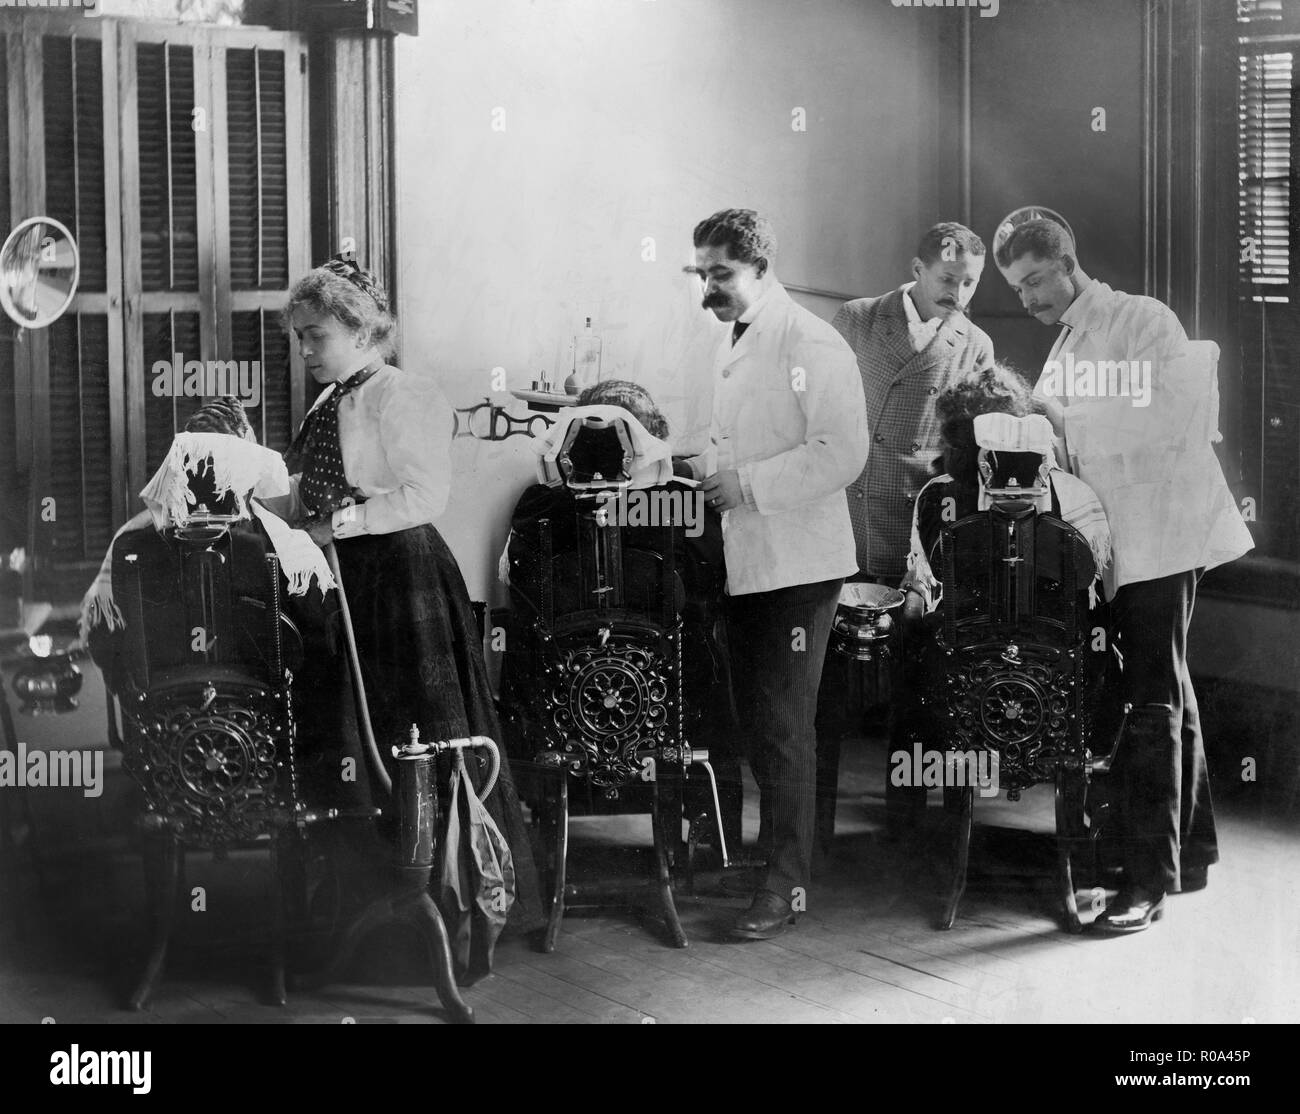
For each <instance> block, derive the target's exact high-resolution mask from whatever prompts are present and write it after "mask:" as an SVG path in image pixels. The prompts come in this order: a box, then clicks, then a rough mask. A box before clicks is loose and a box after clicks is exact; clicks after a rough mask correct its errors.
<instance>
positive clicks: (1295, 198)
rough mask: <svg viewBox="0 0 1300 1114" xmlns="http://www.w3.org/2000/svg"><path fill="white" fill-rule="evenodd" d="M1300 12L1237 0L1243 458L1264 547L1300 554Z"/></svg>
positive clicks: (1277, 553) (1271, 552)
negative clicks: (1299, 20) (1299, 358)
mask: <svg viewBox="0 0 1300 1114" xmlns="http://www.w3.org/2000/svg"><path fill="white" fill-rule="evenodd" d="M1298 15H1300V12H1297V10H1296V5H1294V4H1290V3H1288V4H1285V5H1284V4H1279V3H1266V2H1265V0H1259V2H1258V3H1254V4H1246V3H1244V2H1243V3H1239V4H1238V16H1239V20H1240V24H1239V26H1240V28H1241V32H1242V34H1241V36H1240V39H1239V50H1238V56H1237V63H1238V78H1237V92H1238V102H1237V113H1238V139H1237V144H1238V150H1237V155H1238V158H1237V170H1238V183H1237V188H1238V235H1239V237H1240V241H1239V243H1240V248H1241V250H1240V251H1239V253H1238V285H1237V293H1238V308H1239V338H1240V351H1241V375H1242V414H1243V425H1242V431H1241V438H1242V450H1243V452H1242V463H1243V471H1244V475H1245V476H1246V478H1247V480H1248V491H1249V492H1250V494H1251V496H1252V497H1253V498H1254V499H1255V501H1256V515H1257V517H1256V521H1255V522H1254V523H1253V524H1252V533H1253V534H1254V537H1255V541H1256V547H1257V550H1258V552H1259V553H1261V554H1264V555H1267V556H1270V557H1279V558H1286V559H1295V558H1297V557H1300V365H1298V364H1297V362H1296V357H1295V353H1296V352H1297V351H1300V271H1298V268H1297V265H1296V251H1297V247H1300V178H1298V173H1297V172H1298V171H1300V142H1298V135H1297V133H1298V132H1300V127H1298V125H1300V88H1298V87H1297V80H1298V79H1300V67H1298V66H1297V57H1298V56H1300V33H1296V32H1300V28H1298V27H1297V26H1296V24H1297V16H1298ZM1279 31H1282V33H1281V34H1279V33H1278V32H1279Z"/></svg>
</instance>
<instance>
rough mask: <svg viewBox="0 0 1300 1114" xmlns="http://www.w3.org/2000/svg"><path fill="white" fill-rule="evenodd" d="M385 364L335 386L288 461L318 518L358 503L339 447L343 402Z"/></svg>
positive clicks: (302, 432) (311, 416) (296, 441)
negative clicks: (299, 472) (340, 404)
mask: <svg viewBox="0 0 1300 1114" xmlns="http://www.w3.org/2000/svg"><path fill="white" fill-rule="evenodd" d="M383 366H384V365H383V364H381V363H375V364H370V365H369V366H367V367H364V368H362V369H361V370H360V371H358V372H356V373H355V374H353V375H351V376H349V377H348V378H347V379H345V380H343V381H342V382H336V383H335V384H334V390H332V391H331V392H330V396H329V398H327V399H326V400H325V401H324V402H322V403H321V404H320V405H319V406H318V407H316V409H315V410H313V411H312V412H311V413H310V414H308V415H307V417H306V419H305V420H304V421H303V423H302V428H301V429H300V430H299V431H298V436H297V437H296V438H294V442H293V445H292V447H291V448H290V449H289V452H288V454H287V456H286V458H285V461H286V463H287V464H288V467H289V471H290V472H291V473H292V472H295V471H301V472H302V479H301V480H300V481H299V486H298V494H299V495H300V496H301V497H302V501H303V502H304V503H305V504H306V505H307V507H308V508H309V509H310V510H311V511H312V512H313V513H314V514H317V515H327V514H333V513H334V511H336V510H338V508H339V507H342V506H347V505H349V504H351V503H353V502H355V498H354V496H353V490H352V485H351V484H350V483H348V479H347V476H345V475H344V474H343V450H342V448H341V447H340V445H339V403H340V402H342V401H343V399H344V397H345V396H346V395H347V394H348V393H349V392H351V391H355V390H356V389H357V388H358V387H360V386H361V384H362V383H364V382H365V381H366V380H367V379H369V378H370V377H371V376H372V375H374V374H375V372H377V371H378V370H379V369H380V368H381V367H383Z"/></svg>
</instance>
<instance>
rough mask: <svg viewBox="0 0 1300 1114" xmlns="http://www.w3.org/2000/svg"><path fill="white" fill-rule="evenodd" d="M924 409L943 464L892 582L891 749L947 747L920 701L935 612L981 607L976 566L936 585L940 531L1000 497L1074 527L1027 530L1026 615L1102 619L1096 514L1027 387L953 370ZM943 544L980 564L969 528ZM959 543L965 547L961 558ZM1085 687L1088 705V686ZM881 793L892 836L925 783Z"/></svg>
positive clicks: (1103, 660) (1105, 540)
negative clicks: (895, 635)
mask: <svg viewBox="0 0 1300 1114" xmlns="http://www.w3.org/2000/svg"><path fill="white" fill-rule="evenodd" d="M935 409H936V414H937V416H938V418H939V421H940V422H941V424H942V436H943V441H944V456H943V458H942V461H941V463H942V467H943V471H942V473H941V474H939V475H937V476H935V478H934V479H932V480H931V481H930V482H929V483H927V484H926V486H925V487H924V488H922V489H921V491H920V492H919V493H918V495H917V498H916V505H915V507H914V510H913V525H912V540H911V549H910V552H909V553H908V557H907V565H908V571H907V574H906V576H905V577H904V580H903V583H902V587H903V589H904V590H905V591H906V592H907V596H908V598H907V603H906V605H905V607H904V633H905V637H906V644H907V652H906V654H905V656H904V684H903V686H902V691H900V692H899V693H897V695H896V697H895V700H894V704H893V708H892V714H891V729H890V735H891V745H890V751H891V755H892V754H897V753H899V752H904V753H910V752H911V751H912V748H913V747H914V746H916V745H920V746H921V747H922V748H923V749H930V748H937V749H942V748H943V747H944V746H945V745H946V743H947V742H948V740H947V738H946V732H945V726H944V723H943V722H942V717H941V716H939V715H938V714H937V707H936V703H935V702H934V701H929V700H927V699H926V698H925V696H924V692H925V689H926V685H927V682H929V681H930V680H932V679H933V678H935V677H938V676H940V675H941V674H942V662H941V661H940V660H939V658H938V657H936V655H937V654H941V651H940V650H939V649H938V648H937V647H936V645H935V634H936V632H937V630H938V627H939V623H940V619H941V615H942V613H943V610H942V609H947V610H954V609H955V611H956V613H957V614H958V615H963V616H964V615H970V614H976V613H979V612H981V611H983V610H986V609H987V608H988V606H989V600H988V599H987V598H986V595H985V593H986V592H987V589H988V585H989V583H990V576H989V575H988V574H987V572H984V571H981V574H980V575H976V576H970V577H963V578H960V582H959V583H956V584H951V585H949V584H945V583H944V582H943V579H942V577H943V575H944V570H943V563H942V561H941V544H940V543H941V535H942V532H943V530H944V528H945V527H946V526H951V525H953V524H955V523H958V522H960V521H961V520H962V519H964V518H966V517H967V516H969V515H973V514H976V513H977V512H979V511H983V510H986V509H987V508H988V507H990V506H991V505H993V504H994V503H997V502H1001V503H1003V504H1004V505H1005V504H1007V503H1008V502H1009V501H1010V502H1014V503H1018V504H1019V505H1022V506H1032V507H1033V508H1034V510H1036V511H1037V512H1038V513H1039V514H1049V515H1052V516H1054V517H1055V518H1057V519H1060V520H1063V521H1064V522H1065V523H1067V524H1068V525H1069V526H1072V527H1073V528H1074V529H1075V530H1077V531H1078V535H1081V536H1082V542H1079V541H1078V535H1072V534H1070V533H1069V532H1066V533H1061V532H1058V531H1040V532H1038V535H1037V537H1038V543H1037V550H1036V552H1035V553H1034V554H1033V561H1034V610H1035V612H1036V613H1038V614H1043V615H1058V616H1060V617H1061V618H1062V620H1063V621H1064V620H1067V618H1069V617H1073V619H1072V625H1077V626H1079V627H1080V628H1082V629H1084V630H1089V631H1090V630H1092V629H1093V628H1094V627H1096V626H1098V625H1103V626H1104V619H1103V611H1102V605H1101V604H1100V598H1099V593H1098V592H1097V583H1098V580H1097V578H1098V576H1099V574H1100V571H1101V569H1102V568H1103V567H1104V566H1105V565H1106V563H1107V561H1108V560H1109V557H1110V533H1109V530H1108V528H1107V525H1106V517H1105V513H1104V511H1103V510H1102V507H1101V504H1100V502H1099V501H1098V500H1097V497H1096V496H1095V494H1094V493H1093V492H1092V490H1091V488H1089V487H1088V486H1087V485H1086V484H1085V483H1083V481H1081V480H1079V479H1077V478H1076V477H1074V476H1072V475H1070V474H1069V473H1067V472H1064V471H1062V470H1061V469H1060V468H1058V467H1057V466H1056V464H1055V461H1054V455H1053V452H1054V434H1053V432H1052V428H1051V425H1050V423H1049V422H1048V421H1047V419H1046V418H1045V417H1043V416H1042V415H1041V414H1039V413H1036V412H1035V410H1036V407H1035V404H1034V402H1033V399H1032V397H1031V395H1030V392H1029V388H1028V387H1027V386H1026V385H1025V384H1024V383H1023V382H1022V381H1021V379H1020V378H1019V376H1017V375H1016V374H1015V373H1014V372H1013V371H1011V370H1010V369H1009V368H1005V367H1003V366H1000V365H994V366H992V367H989V368H984V369H982V370H979V371H975V372H971V373H969V374H968V375H966V376H963V377H962V378H961V379H959V380H958V381H957V382H955V383H954V384H953V385H952V386H951V387H950V388H949V389H948V390H947V391H945V392H944V393H943V394H942V395H940V396H939V398H938V400H937V401H936V406H935ZM1071 539H1073V544H1071ZM1083 543H1086V546H1085V545H1084V544H1083ZM953 544H954V545H955V546H957V547H958V551H957V552H956V553H955V555H954V560H955V563H956V565H957V567H963V566H965V567H970V568H974V567H976V566H978V567H979V568H980V569H981V570H984V569H985V567H986V565H987V545H986V544H985V543H984V541H983V539H982V536H981V535H980V534H979V533H978V532H977V531H974V532H967V533H966V535H965V536H964V537H963V538H961V539H960V540H957V541H954V543H953ZM963 545H966V546H971V545H973V546H974V548H973V549H971V551H970V552H969V553H964V552H963V551H962V550H961V547H962V546H963ZM1067 549H1068V550H1069V552H1067ZM1067 580H1069V582H1068V583H1067ZM1090 649H1091V650H1092V651H1093V652H1092V653H1089V654H1088V655H1087V661H1088V665H1087V671H1088V674H1089V676H1090V677H1092V678H1093V679H1094V681H1095V680H1096V679H1097V678H1099V677H1100V674H1101V672H1102V671H1103V670H1104V669H1105V668H1106V666H1107V660H1108V658H1109V655H1108V654H1107V653H1106V652H1105V650H1104V639H1103V640H1101V643H1100V644H1099V645H1090ZM1089 691H1090V702H1091V704H1093V705H1095V703H1096V697H1097V691H1096V684H1095V683H1094V684H1091V685H1090V686H1089ZM1090 710H1094V709H1091V708H1090ZM888 800H889V810H888V813H889V823H890V827H891V829H892V830H893V831H894V833H895V834H901V832H902V829H903V828H904V826H905V825H907V824H908V823H910V822H912V821H914V820H915V819H916V812H915V810H916V809H919V808H923V807H924V801H925V790H924V788H920V787H918V786H916V785H912V786H900V785H897V784H895V782H894V779H893V778H892V777H891V778H890V780H889V783H888Z"/></svg>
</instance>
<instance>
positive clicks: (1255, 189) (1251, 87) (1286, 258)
mask: <svg viewBox="0 0 1300 1114" xmlns="http://www.w3.org/2000/svg"><path fill="white" fill-rule="evenodd" d="M1293 64H1294V55H1293V54H1292V53H1290V52H1283V53H1275V54H1249V55H1243V56H1242V57H1241V58H1240V61H1239V76H1238V87H1239V90H1240V97H1239V102H1238V117H1239V128H1238V137H1239V138H1238V160H1237V162H1238V175H1239V182H1240V185H1239V200H1240V208H1239V218H1238V231H1239V235H1240V242H1241V245H1242V251H1241V252H1240V254H1239V257H1238V258H1239V269H1240V278H1241V286H1240V291H1241V296H1242V297H1245V298H1250V299H1252V300H1254V301H1269V302H1282V303H1285V302H1287V301H1288V300H1290V298H1291V297H1292V296H1293V294H1294V289H1293V288H1294V286H1295V271H1294V267H1293V266H1292V262H1291V248H1292V241H1293V238H1294V236H1295V219H1296V215H1295V213H1294V212H1293V210H1292V174H1293V167H1292V161H1291V135H1292V124H1293V119H1294V117H1293V103H1292V102H1293V99H1294V98H1293V93H1292V82H1293Z"/></svg>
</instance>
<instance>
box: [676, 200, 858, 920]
mask: <svg viewBox="0 0 1300 1114" xmlns="http://www.w3.org/2000/svg"><path fill="white" fill-rule="evenodd" d="M694 242H695V263H694V265H693V266H691V267H688V268H686V270H687V271H688V272H690V273H692V274H695V275H697V276H698V277H699V278H700V279H701V281H702V282H703V283H704V300H703V306H704V308H705V309H708V310H712V312H713V315H714V316H715V317H716V318H717V319H718V320H719V321H724V322H727V323H728V324H729V325H730V326H731V328H729V329H728V330H727V334H728V335H727V336H726V337H725V338H723V339H722V340H721V343H720V345H719V351H718V356H717V360H716V361H715V366H714V391H713V418H712V423H711V428H710V442H711V443H710V446H709V449H708V451H707V452H706V453H704V454H703V455H702V456H699V457H695V458H693V459H692V460H691V461H690V465H691V471H692V473H693V474H694V475H695V476H696V478H699V479H703V480H704V483H703V492H704V497H705V504H706V506H707V507H708V508H709V509H711V510H712V511H714V512H715V513H717V514H721V515H723V516H724V518H723V523H722V528H723V555H724V558H725V561H726V566H727V586H726V599H725V601H724V605H725V614H726V623H727V641H728V650H729V653H730V657H731V676H732V679H733V685H734V692H735V697H736V707H737V710H738V712H739V715H740V719H741V731H742V738H743V739H744V740H745V741H746V744H747V745H748V747H749V759H750V767H751V769H752V770H753V772H754V776H755V779H756V780H757V781H758V785H759V790H760V799H759V814H760V818H761V819H760V825H759V847H758V852H759V855H760V856H761V857H762V858H764V859H766V860H767V871H766V876H765V878H763V879H762V880H761V881H760V882H759V886H758V889H757V891H756V893H755V894H754V899H753V903H752V904H751V906H750V908H749V909H748V911H746V912H744V913H742V914H741V915H740V916H739V917H738V918H737V920H736V923H735V925H734V926H733V928H732V935H733V936H736V937H738V938H739V939H744V940H767V939H770V938H771V937H773V936H776V935H778V934H780V933H781V932H783V931H784V930H785V928H786V926H787V925H788V924H791V923H793V921H794V919H795V916H796V914H798V913H799V912H802V911H803V910H804V909H805V908H806V907H807V885H808V880H809V874H810V872H811V858H812V843H813V790H814V773H815V762H816V758H815V750H816V734H815V731H814V728H813V721H814V717H815V715H816V710H817V688H818V683H819V681H820V678H821V672H822V663H823V661H824V659H825V656H826V642H827V639H828V638H829V636H830V628H831V621H832V620H833V619H834V617H835V607H836V604H837V602H838V600H839V594H840V587H841V585H842V584H843V582H844V577H845V576H847V575H849V574H850V573H852V572H853V571H854V568H855V567H856V561H855V560H854V548H853V527H852V524H851V523H850V521H849V513H848V507H847V505H846V503H845V498H844V488H845V486H846V485H847V484H849V483H850V482H851V481H852V480H853V478H854V477H855V476H856V475H857V474H858V473H859V472H860V471H861V470H862V465H863V462H864V461H865V460H866V457H867V447H868V438H867V421H866V408H865V406H864V404H863V401H862V382H861V380H860V379H859V377H858V374H857V369H856V367H855V366H854V362H853V353H852V351H850V349H849V347H848V346H847V345H846V344H845V343H844V341H843V340H842V339H841V338H840V336H839V334H838V333H836V332H835V330H834V329H832V328H831V327H830V326H829V325H827V324H826V323H825V322H824V321H822V320H821V319H820V318H818V317H816V316H815V315H814V314H812V313H810V312H809V311H808V310H806V309H803V308H802V307H801V306H798V305H796V304H795V303H794V302H793V301H792V300H791V299H790V296H789V294H787V293H786V291H785V288H784V287H783V286H782V285H781V284H780V283H779V282H777V280H776V274H775V272H774V271H773V269H772V262H773V258H774V256H775V254H776V238H775V236H774V235H773V232H772V226H771V224H770V223H769V222H768V221H767V220H766V219H765V218H764V217H761V216H759V214H758V213H756V212H754V211H753V210H752V209H724V210H722V211H721V212H717V213H714V214H713V216H711V217H709V218H707V219H706V220H703V221H701V222H700V223H699V224H698V225H696V227H695V236H694Z"/></svg>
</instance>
